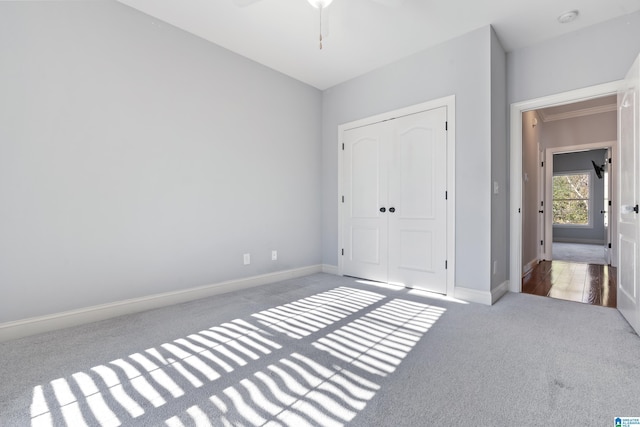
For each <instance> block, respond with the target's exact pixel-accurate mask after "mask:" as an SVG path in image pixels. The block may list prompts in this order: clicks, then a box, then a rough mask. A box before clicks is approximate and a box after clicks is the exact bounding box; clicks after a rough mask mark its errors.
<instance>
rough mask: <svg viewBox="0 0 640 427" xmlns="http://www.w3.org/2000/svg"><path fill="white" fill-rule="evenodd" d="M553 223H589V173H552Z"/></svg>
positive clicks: (582, 224) (576, 224)
mask: <svg viewBox="0 0 640 427" xmlns="http://www.w3.org/2000/svg"><path fill="white" fill-rule="evenodd" d="M553 225H569V226H590V225H591V173H590V172H586V171H585V172H570V173H559V174H554V175H553Z"/></svg>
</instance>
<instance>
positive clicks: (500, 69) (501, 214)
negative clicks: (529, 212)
mask: <svg viewBox="0 0 640 427" xmlns="http://www.w3.org/2000/svg"><path fill="white" fill-rule="evenodd" d="M506 61H507V56H506V53H505V51H504V48H503V47H502V45H501V44H500V41H499V40H498V38H497V36H496V33H495V31H494V30H493V29H491V176H492V181H493V183H497V184H498V194H495V192H494V193H493V195H492V196H491V260H492V263H495V266H496V268H495V271H494V270H493V265H492V266H491V267H490V268H491V269H492V270H491V272H492V275H491V289H494V288H495V287H497V286H499V285H500V284H502V283H503V282H504V281H505V280H507V279H508V271H509V270H508V262H507V259H508V258H509V252H508V248H509V243H508V239H509V229H508V227H506V225H507V224H508V223H509V219H508V205H509V203H508V197H507V196H508V194H509V188H508V186H507V170H508V162H509V157H508V156H509V149H508V144H507V62H506ZM493 183H491V185H493ZM492 188H493V187H492Z"/></svg>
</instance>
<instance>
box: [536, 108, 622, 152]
mask: <svg viewBox="0 0 640 427" xmlns="http://www.w3.org/2000/svg"><path fill="white" fill-rule="evenodd" d="M541 128H542V131H541V142H542V146H543V148H557V147H568V146H574V145H584V144H592V143H599V142H611V141H616V140H617V138H618V114H617V112H615V111H610V112H607V113H600V114H592V115H589V116H583V117H575V118H571V119H565V120H556V121H551V122H545V123H542V126H541Z"/></svg>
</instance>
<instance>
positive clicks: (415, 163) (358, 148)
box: [338, 96, 455, 294]
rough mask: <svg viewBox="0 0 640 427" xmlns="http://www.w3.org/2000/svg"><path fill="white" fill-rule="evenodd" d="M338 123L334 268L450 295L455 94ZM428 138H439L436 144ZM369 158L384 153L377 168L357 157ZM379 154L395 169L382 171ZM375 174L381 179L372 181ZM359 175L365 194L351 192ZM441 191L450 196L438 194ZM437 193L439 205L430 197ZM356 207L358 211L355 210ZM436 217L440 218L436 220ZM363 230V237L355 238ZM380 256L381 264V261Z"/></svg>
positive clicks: (368, 159) (452, 238) (451, 292)
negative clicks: (336, 265)
mask: <svg viewBox="0 0 640 427" xmlns="http://www.w3.org/2000/svg"><path fill="white" fill-rule="evenodd" d="M440 107H442V108H440ZM430 110H431V112H430V113H425V114H420V113H422V112H425V111H430ZM434 111H435V112H434ZM434 117H435V119H434ZM436 121H437V122H439V123H438V125H436V124H435V122H436ZM445 122H448V131H447V130H445V127H444V126H446V125H447V123H445ZM338 130H339V138H340V139H339V143H340V153H341V155H340V156H339V167H340V174H339V180H338V181H339V191H340V192H339V197H340V200H339V203H340V215H339V222H340V225H339V234H340V236H339V241H340V242H341V246H340V248H339V251H340V252H339V255H340V263H339V272H340V274H343V275H350V276H355V277H361V278H368V279H372V280H378V281H382V282H391V283H396V284H402V285H404V286H409V287H416V288H421V289H427V290H431V291H435V292H439V293H446V294H453V290H454V277H455V276H454V271H455V270H454V266H455V259H454V254H455V244H454V242H455V241H454V239H455V234H454V230H455V224H454V219H455V215H454V212H455V191H454V189H455V187H454V176H455V175H454V173H455V172H454V169H455V167H454V166H455V97H453V96H451V97H447V98H442V99H438V100H434V101H430V102H427V103H423V104H420V105H416V106H412V107H408V108H404V109H401V110H396V111H393V112H389V113H385V114H381V115H378V116H375V117H370V118H367V119H363V120H359V121H356V122H352V123H348V124H344V125H341V126H340V127H339V129H338ZM374 135H377V136H374ZM433 138H441V142H442V143H441V144H437V143H435V142H434V141H433ZM394 139H395V142H393V141H394ZM343 143H344V149H343V148H342V144H343ZM373 153H375V154H373ZM357 157H360V158H361V159H357ZM375 157H378V159H379V160H382V162H381V163H382V165H383V166H382V167H380V168H378V167H374V168H365V167H364V166H362V165H361V164H360V163H362V164H365V163H367V162H370V161H372V159H374V158H375ZM385 160H386V167H387V170H399V171H400V173H397V174H395V175H393V176H392V175H391V174H389V175H387V172H385V171H384V170H383V169H384V165H385ZM379 163H380V162H379ZM354 167H355V168H356V169H357V168H360V170H366V172H365V173H364V178H362V177H358V176H355V177H354V174H356V175H357V174H358V172H357V170H354V169H353V168H354ZM373 170H375V171H376V172H375V173H374V172H373ZM375 176H377V177H378V178H382V182H380V181H379V182H378V185H377V186H374V184H373V181H374V177H375ZM410 178H411V179H410ZM434 178H435V179H434ZM385 180H386V183H385ZM433 181H435V183H434V182H433ZM358 182H360V183H361V184H359V188H358V191H364V193H362V195H361V196H355V197H354V196H351V195H350V193H351V192H352V190H353V189H355V188H356V184H357V183H358ZM426 183H428V184H429V185H426ZM434 186H435V188H434ZM374 187H376V189H375V190H374ZM445 191H448V200H444V196H445ZM437 193H438V194H439V195H440V196H441V199H440V201H441V203H439V204H436V203H434V202H435V200H436V197H437ZM374 201H375V202H374ZM376 202H377V203H376ZM374 205H375V206H374ZM380 208H385V209H384V210H385V212H381V211H380ZM374 209H375V210H374ZM358 212H361V213H363V214H362V215H353V214H354V213H355V214H357V213H358ZM385 218H386V220H387V221H386V224H385V223H384V220H383V219H385ZM434 220H435V221H441V222H440V224H439V225H438V226H437V227H435V226H434V225H433V222H434ZM385 229H386V236H389V238H388V240H386V237H385ZM358 230H359V231H358ZM363 237H365V240H366V241H368V242H369V243H363V242H365V240H363V242H358V241H357V240H358V239H359V238H363ZM371 242H373V244H372V243H371ZM385 244H386V247H387V251H386V254H385V250H384V246H385ZM365 246H367V248H366V249H365V248H364V247H365ZM371 246H373V247H374V249H371ZM359 248H360V249H359ZM385 259H386V271H385V269H384V267H381V266H383V265H384V264H385ZM445 261H447V263H448V269H447V270H445V269H444V266H445ZM436 266H441V268H440V269H435V268H434V267H436ZM425 276H426V277H428V276H431V278H430V279H425ZM419 277H422V278H421V279H419ZM436 282H437V283H438V285H437V286H433V283H436Z"/></svg>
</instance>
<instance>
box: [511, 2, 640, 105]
mask: <svg viewBox="0 0 640 427" xmlns="http://www.w3.org/2000/svg"><path fill="white" fill-rule="evenodd" d="M639 52H640V12H636V13H633V14H629V15H626V16H623V17H621V18H617V19H613V20H610V21H607V22H605V23H603V24H599V25H594V26H591V27H587V28H584V29H581V30H578V31H575V32H573V33H569V34H566V35H564V36H561V37H556V38H554V39H551V40H548V41H545V42H542V43H538V44H536V45H533V46H530V47H526V48H523V49H518V50H515V51H513V52H509V54H508V55H507V88H508V94H509V103H513V102H518V101H525V100H529V99H535V98H538V97H542V96H547V95H552V94H556V93H562V92H567V91H570V90H574V89H579V88H583V87H589V86H594V85H598V84H602V83H608V82H611V81H615V80H619V79H622V78H624V76H625V75H626V73H627V71H628V70H629V67H631V64H633V61H634V60H635V58H636V57H637V56H638V53H639Z"/></svg>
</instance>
